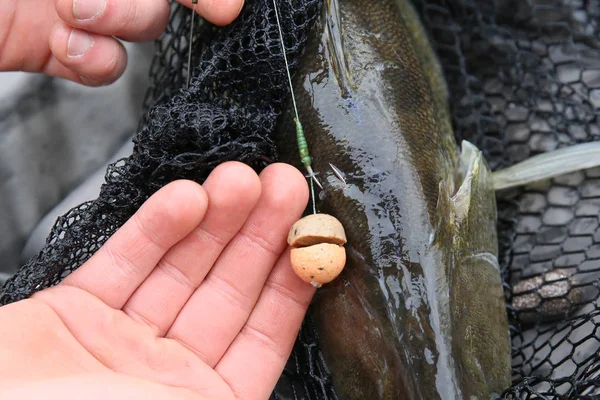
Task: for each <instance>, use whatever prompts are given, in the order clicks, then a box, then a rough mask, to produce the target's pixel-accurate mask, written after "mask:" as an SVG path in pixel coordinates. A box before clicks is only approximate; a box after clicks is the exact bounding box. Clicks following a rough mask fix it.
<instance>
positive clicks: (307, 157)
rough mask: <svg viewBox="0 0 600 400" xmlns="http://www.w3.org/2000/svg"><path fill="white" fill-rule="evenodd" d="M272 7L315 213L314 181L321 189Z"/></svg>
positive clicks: (280, 32) (299, 146)
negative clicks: (313, 166)
mask: <svg viewBox="0 0 600 400" xmlns="http://www.w3.org/2000/svg"><path fill="white" fill-rule="evenodd" d="M273 8H274V9H275V20H276V21H277V29H278V30H279V38H280V40H281V50H282V53H283V61H284V62H285V72H286V73H287V78H288V83H289V85H290V93H291V95H292V102H293V104H294V113H295V115H296V118H294V122H295V123H296V138H297V141H298V150H299V153H300V161H302V164H303V165H304V168H306V170H307V171H308V175H307V176H306V177H307V178H308V180H309V182H310V196H311V199H312V203H313V213H314V214H316V213H317V206H316V199H315V187H314V184H313V182H314V183H316V184H317V185H318V186H319V187H320V188H321V189H323V186H321V183H320V182H319V181H318V179H317V177H316V173H315V172H314V171H313V170H312V158H311V157H310V155H309V153H308V144H307V143H306V138H305V137H304V129H303V128H302V124H301V123H300V116H299V115H298V106H297V105H296V95H295V94H294V85H293V83H292V74H291V73H290V65H289V63H288V59H287V54H286V52H285V44H284V42H283V31H282V30H281V22H280V21H279V11H278V10H277V2H276V0H273Z"/></svg>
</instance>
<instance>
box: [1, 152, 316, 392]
mask: <svg viewBox="0 0 600 400" xmlns="http://www.w3.org/2000/svg"><path fill="white" fill-rule="evenodd" d="M307 200H308V190H307V185H306V182H305V181H304V178H303V176H302V174H301V173H300V172H299V171H298V170H296V169H294V168H292V167H291V166H288V165H285V164H275V165H272V166H269V167H268V168H266V169H265V170H264V171H263V173H262V174H261V175H260V177H258V176H257V175H256V174H255V173H254V172H253V171H252V170H251V169H250V168H249V167H247V166H245V165H242V164H239V163H225V164H223V165H221V166H219V167H218V168H216V169H215V171H214V172H213V173H212V174H211V175H210V176H209V178H208V179H207V181H206V182H205V183H204V185H203V186H200V185H198V184H196V183H193V182H190V181H177V182H174V183H171V184H169V185H167V186H165V187H164V188H163V189H161V190H159V191H158V192H157V193H155V194H154V195H153V196H152V197H151V198H150V199H149V200H148V201H147V202H146V203H145V204H144V205H143V206H142V207H141V208H140V210H139V211H138V212H137V213H136V214H135V215H134V216H133V217H132V218H131V219H130V220H129V221H128V222H127V223H125V224H124V225H123V227H122V228H121V229H119V230H118V231H117V232H116V233H115V234H114V235H113V236H112V237H111V238H110V239H109V240H108V241H107V242H106V243H105V245H104V246H103V247H101V248H100V249H99V250H98V251H97V252H96V254H94V256H92V257H91V258H90V259H89V260H88V261H87V262H86V263H85V264H83V265H82V266H81V267H80V268H79V269H78V270H76V271H75V272H73V273H72V274H71V275H69V276H68V277H67V278H66V279H65V280H64V281H63V282H61V283H60V284H59V285H57V286H54V287H52V288H49V289H46V290H43V291H41V292H38V293H36V294H35V295H33V296H32V297H31V298H30V299H27V300H23V301H20V302H17V303H13V304H10V305H7V306H4V307H2V308H0V398H44V399H61V400H62V399H64V398H85V399H96V398H97V399H105V398H111V399H131V398H145V399H198V400H199V399H204V400H206V399H220V400H227V399H252V400H257V399H267V398H268V397H269V395H270V393H271V392H272V390H273V388H274V386H275V383H276V382H277V379H278V378H279V376H280V374H281V372H282V370H283V368H284V366H285V363H286V361H287V358H288V356H289V354H290V352H291V349H292V347H293V344H294V341H295V338H296V335H297V333H298V330H299V327H300V324H301V322H302V319H303V318H304V315H305V312H306V309H307V307H308V304H309V302H310V299H311V298H312V296H313V294H314V289H313V288H312V286H311V285H308V284H306V283H304V282H303V281H301V280H300V279H299V278H298V277H296V275H295V274H294V272H293V270H292V268H291V266H290V261H289V248H288V246H287V243H286V239H287V231H288V230H289V228H290V227H291V225H292V224H293V223H294V222H295V221H296V220H297V219H298V218H299V217H300V215H301V213H302V212H303V210H304V208H305V206H306V204H307Z"/></svg>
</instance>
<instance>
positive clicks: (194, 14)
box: [186, 0, 198, 89]
mask: <svg viewBox="0 0 600 400" xmlns="http://www.w3.org/2000/svg"><path fill="white" fill-rule="evenodd" d="M192 4H193V5H194V6H193V7H192V24H191V26H190V40H189V42H190V47H189V49H188V65H187V86H186V87H187V88H188V89H189V87H190V77H191V72H192V41H193V38H194V19H195V17H196V5H198V0H192Z"/></svg>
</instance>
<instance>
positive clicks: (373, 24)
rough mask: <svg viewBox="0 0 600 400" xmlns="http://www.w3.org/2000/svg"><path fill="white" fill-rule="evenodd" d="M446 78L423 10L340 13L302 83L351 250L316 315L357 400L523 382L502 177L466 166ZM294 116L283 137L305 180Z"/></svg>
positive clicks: (283, 154)
mask: <svg viewBox="0 0 600 400" xmlns="http://www.w3.org/2000/svg"><path fill="white" fill-rule="evenodd" d="M440 71H441V69H440V67H439V65H438V64H437V61H436V58H435V56H434V53H433V50H432V49H431V48H430V47H429V44H428V41H427V38H426V36H425V33H424V31H423V30H422V28H421V26H420V23H419V21H418V18H417V16H416V14H415V13H414V10H413V9H412V8H411V6H410V4H408V3H407V2H405V1H400V0H378V1H377V2H372V1H365V0H339V1H338V0H325V5H324V7H323V16H322V18H321V21H320V22H319V23H317V24H316V25H315V28H314V30H313V32H312V34H311V37H310V39H309V42H308V45H307V47H306V49H305V53H304V55H303V57H302V60H301V62H300V64H299V66H298V69H297V72H296V74H295V77H294V91H295V93H296V100H297V103H298V107H299V112H300V118H301V120H302V124H303V126H304V132H305V135H306V138H307V141H308V145H309V148H310V152H311V155H312V156H313V165H314V166H315V170H316V171H320V172H321V181H322V183H323V185H324V187H325V190H324V191H323V192H322V193H321V196H320V197H322V198H321V200H319V202H318V208H319V210H320V211H321V212H326V213H330V214H332V215H334V216H335V217H337V218H338V219H339V220H340V221H341V222H342V223H343V224H344V226H345V229H346V233H347V237H348V244H347V254H348V261H347V265H346V268H345V269H344V271H343V273H342V275H341V276H340V277H339V278H338V279H337V280H336V281H334V282H332V283H331V284H329V285H327V286H326V287H324V288H322V289H320V290H319V292H318V293H317V296H316V297H315V300H314V303H313V305H312V306H311V310H310V313H311V314H312V315H313V317H314V320H315V323H316V327H317V330H318V333H319V341H320V345H321V349H322V351H323V354H324V357H325V359H326V362H327V365H328V367H329V368H330V370H331V373H332V378H333V382H334V387H335V389H336V392H337V393H338V395H339V396H340V398H341V399H459V398H472V397H475V398H482V399H483V398H490V396H492V395H493V394H494V393H499V392H501V391H502V390H504V389H505V388H506V387H508V386H509V385H510V343H509V335H508V323H507V319H506V313H505V308H504V303H503V297H502V287H501V280H500V276H499V272H498V270H497V262H496V261H495V256H496V254H497V242H496V236H495V235H496V234H495V218H496V211H495V200H494V194H493V188H492V185H491V182H490V179H488V173H489V169H488V168H487V165H485V162H484V161H483V160H482V159H481V154H480V153H479V152H478V151H477V150H476V149H474V148H472V147H470V146H468V145H466V146H463V157H462V158H461V155H460V153H459V150H458V148H457V146H456V144H455V142H454V137H453V133H452V129H451V124H450V120H449V113H448V105H447V101H446V92H445V86H444V83H443V77H442V76H441V72H440ZM293 116H294V115H293V113H292V111H291V109H290V110H289V112H286V113H284V115H283V116H282V118H281V120H280V121H279V124H278V130H277V133H276V140H277V145H278V151H279V153H280V159H281V160H282V161H285V162H289V163H292V164H294V165H296V166H298V167H299V168H302V166H301V165H300V163H299V160H298V155H297V154H298V153H297V148H296V146H295V141H294V140H293V138H295V134H294V123H293ZM461 160H463V161H461ZM329 163H332V164H334V165H335V166H336V167H338V168H339V169H340V170H341V171H342V172H343V173H344V176H345V182H342V181H340V180H339V179H338V178H337V177H336V175H335V173H334V172H333V171H332V170H331V169H329V167H328V165H329ZM469 310H471V312H469Z"/></svg>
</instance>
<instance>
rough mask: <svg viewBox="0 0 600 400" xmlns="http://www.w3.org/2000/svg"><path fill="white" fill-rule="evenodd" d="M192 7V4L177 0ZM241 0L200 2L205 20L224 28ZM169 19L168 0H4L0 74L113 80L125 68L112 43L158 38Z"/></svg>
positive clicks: (118, 47)
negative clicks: (10, 72)
mask: <svg viewBox="0 0 600 400" xmlns="http://www.w3.org/2000/svg"><path fill="white" fill-rule="evenodd" d="M178 1H179V2H180V3H182V4H185V5H187V6H191V3H192V0H178ZM242 5H243V0H199V1H198V5H197V10H198V12H199V14H200V15H202V16H203V17H205V18H206V19H207V20H209V21H211V22H213V23H215V24H218V25H226V24H229V23H230V22H232V21H233V20H234V19H235V18H236V17H237V15H238V14H239V12H240V11H241V8H242ZM168 19H169V2H168V1H167V0H152V1H145V0H2V1H1V2H0V71H26V72H43V73H45V74H47V75H51V76H57V77H61V78H65V79H69V80H72V81H75V82H79V83H83V84H85V85H90V86H99V85H104V84H109V83H112V82H114V81H115V80H116V79H117V78H119V77H120V76H121V74H122V73H123V71H124V70H125V66H126V64H127V53H126V51H125V48H124V47H123V45H122V44H121V43H120V42H119V41H118V40H117V39H116V38H119V39H122V40H126V41H132V42H141V41H148V40H153V39H156V38H158V37H159V36H160V34H161V33H162V32H163V31H164V29H165V27H166V25H167V22H168Z"/></svg>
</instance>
